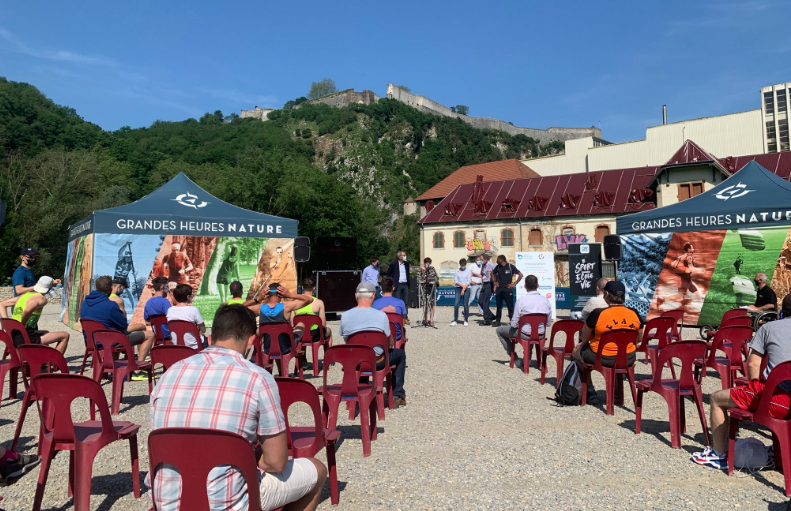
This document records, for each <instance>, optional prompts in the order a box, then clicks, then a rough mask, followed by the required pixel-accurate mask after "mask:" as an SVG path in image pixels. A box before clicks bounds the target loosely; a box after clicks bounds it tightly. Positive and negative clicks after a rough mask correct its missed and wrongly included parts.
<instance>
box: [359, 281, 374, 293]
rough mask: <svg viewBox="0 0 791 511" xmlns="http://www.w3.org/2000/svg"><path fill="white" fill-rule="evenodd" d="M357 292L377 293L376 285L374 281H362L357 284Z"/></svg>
mask: <svg viewBox="0 0 791 511" xmlns="http://www.w3.org/2000/svg"><path fill="white" fill-rule="evenodd" d="M355 292H356V293H376V286H374V284H373V282H360V283H359V284H358V285H357V290H356V291H355Z"/></svg>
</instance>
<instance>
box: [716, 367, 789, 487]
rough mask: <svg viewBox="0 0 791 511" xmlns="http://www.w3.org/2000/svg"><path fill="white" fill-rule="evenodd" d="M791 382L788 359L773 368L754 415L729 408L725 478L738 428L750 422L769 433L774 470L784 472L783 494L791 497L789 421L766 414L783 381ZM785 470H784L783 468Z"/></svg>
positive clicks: (732, 454)
mask: <svg viewBox="0 0 791 511" xmlns="http://www.w3.org/2000/svg"><path fill="white" fill-rule="evenodd" d="M788 380H791V360H787V361H785V362H783V363H782V364H778V365H777V366H775V367H774V368H773V369H772V371H771V372H770V373H769V377H768V378H767V379H766V387H764V390H763V392H762V393H761V400H760V401H759V402H758V408H757V409H756V410H755V412H748V411H747V410H740V409H739V408H730V409H729V410H728V415H729V416H730V421H729V422H730V425H729V428H728V475H732V474H733V459H734V452H733V451H734V445H735V444H736V435H737V434H738V432H739V426H740V425H741V422H742V421H753V422H757V423H758V424H763V425H764V426H766V427H767V428H769V430H770V431H771V432H772V441H773V444H774V451H775V467H776V468H777V470H782V471H783V477H784V478H785V494H786V497H791V470H789V469H788V467H791V458H789V456H791V418H787V417H784V418H777V417H775V416H774V415H772V414H771V413H769V405H770V403H771V399H772V395H773V394H774V392H775V389H776V387H777V386H778V385H779V384H780V383H782V382H784V381H788ZM784 467H786V468H784Z"/></svg>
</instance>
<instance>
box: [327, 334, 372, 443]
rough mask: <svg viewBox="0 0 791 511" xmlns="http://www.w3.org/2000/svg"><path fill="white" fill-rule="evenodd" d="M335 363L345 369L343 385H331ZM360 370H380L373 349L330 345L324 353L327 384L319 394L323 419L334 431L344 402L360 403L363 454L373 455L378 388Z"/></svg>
mask: <svg viewBox="0 0 791 511" xmlns="http://www.w3.org/2000/svg"><path fill="white" fill-rule="evenodd" d="M333 363H335V364H338V365H340V366H341V368H342V370H343V380H342V381H341V383H340V385H338V384H333V385H328V384H327V370H328V369H329V367H330V365H331V364H333ZM358 368H359V369H358ZM358 370H362V371H365V370H368V371H375V370H376V355H374V350H373V349H372V348H369V347H367V346H349V345H344V346H333V347H332V348H329V349H328V350H327V351H325V352H324V385H322V386H321V387H319V393H320V394H321V395H322V396H323V397H324V404H323V406H322V419H323V420H324V423H325V424H326V425H327V428H328V429H330V430H335V429H336V426H337V424H338V409H339V407H340V404H341V401H346V402H351V403H352V406H354V405H355V404H356V405H359V406H360V429H361V430H362V435H361V436H362V441H363V457H367V456H370V455H371V441H372V440H376V389H375V387H374V385H373V384H370V383H360V377H359V373H358ZM366 411H368V413H367V414H366Z"/></svg>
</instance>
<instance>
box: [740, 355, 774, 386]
mask: <svg viewBox="0 0 791 511" xmlns="http://www.w3.org/2000/svg"><path fill="white" fill-rule="evenodd" d="M768 363H769V357H768V356H767V355H764V356H763V357H761V369H760V370H759V371H760V372H759V373H758V381H760V382H766V378H764V372H765V371H766V365H767V364H768ZM748 383H750V378H748V377H747V376H739V377H738V378H735V379H734V380H733V386H734V387H738V386H739V385H747V384H748Z"/></svg>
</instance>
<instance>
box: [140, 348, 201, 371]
mask: <svg viewBox="0 0 791 511" xmlns="http://www.w3.org/2000/svg"><path fill="white" fill-rule="evenodd" d="M196 353H197V351H195V350H194V349H192V348H190V347H188V346H177V345H175V344H163V345H162V346H154V347H153V348H151V367H152V368H154V367H156V366H158V365H161V366H162V372H165V371H167V370H168V368H169V367H170V366H172V365H173V364H175V363H176V362H180V361H182V360H184V359H186V358H190V357H191V356H193V355H195V354H196Z"/></svg>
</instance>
